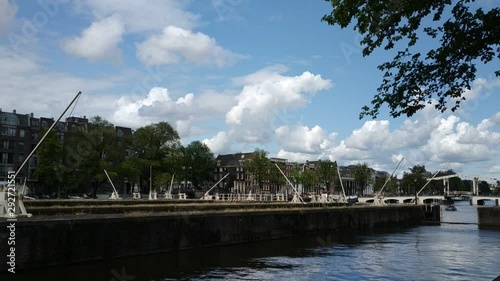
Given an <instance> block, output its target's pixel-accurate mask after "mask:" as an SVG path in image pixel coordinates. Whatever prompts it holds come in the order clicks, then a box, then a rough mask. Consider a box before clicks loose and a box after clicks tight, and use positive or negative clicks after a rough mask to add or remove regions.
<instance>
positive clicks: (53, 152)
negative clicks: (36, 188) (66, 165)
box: [33, 131, 66, 194]
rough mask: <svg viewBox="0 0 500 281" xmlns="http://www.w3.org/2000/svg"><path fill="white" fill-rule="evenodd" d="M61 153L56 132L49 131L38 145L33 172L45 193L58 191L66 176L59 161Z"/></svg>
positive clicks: (61, 147)
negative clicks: (36, 162) (36, 163)
mask: <svg viewBox="0 0 500 281" xmlns="http://www.w3.org/2000/svg"><path fill="white" fill-rule="evenodd" d="M45 133H46V131H45V132H42V134H45ZM62 155H63V145H62V143H61V142H60V141H59V138H58V135H57V133H56V132H54V131H51V132H50V133H49V134H48V135H47V136H46V137H45V139H44V141H43V143H42V144H41V145H40V146H39V147H38V150H37V158H38V165H37V168H36V170H35V173H34V174H33V176H35V177H37V178H38V184H39V185H40V186H41V187H42V189H43V192H44V193H46V194H52V193H54V192H57V193H59V192H60V187H61V184H62V182H63V180H64V178H65V177H66V172H65V170H64V169H63V166H62V163H61V159H62Z"/></svg>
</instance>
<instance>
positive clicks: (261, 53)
mask: <svg viewBox="0 0 500 281" xmlns="http://www.w3.org/2000/svg"><path fill="white" fill-rule="evenodd" d="M480 4H481V5H485V6H488V5H489V6H491V5H493V3H492V2H488V1H484V2H483V1H481V2H480ZM329 12H330V5H329V3H328V2H325V1H322V0H315V1H307V2H306V1H284V0H275V1H267V2H265V3H264V2H262V1H248V0H213V1H187V0H178V1H174V0H172V1H162V0H159V1H148V2H140V1H118V0H109V1H106V0H88V1H78V2H73V1H69V0H51V1H48V0H47V1H12V0H0V69H1V72H0V73H1V74H0V88H1V89H2V91H1V92H0V94H1V97H2V99H1V100H2V101H1V104H0V107H1V108H2V109H3V110H4V111H11V110H13V109H16V110H17V111H18V112H22V113H30V112H33V113H34V114H35V115H37V116H53V117H57V116H58V115H59V114H60V112H61V111H62V110H63V109H64V107H65V106H66V105H67V104H68V103H69V101H70V100H71V99H72V98H73V96H74V95H75V94H76V93H77V92H78V91H82V92H83V95H82V98H81V100H80V101H79V104H78V105H77V107H76V108H75V111H74V112H73V114H74V115H81V116H83V115H86V116H94V115H100V116H102V117H104V118H106V119H107V120H109V121H110V122H112V123H114V124H115V125H121V126H130V127H133V128H138V127H141V126H145V125H148V124H151V123H153V122H159V121H167V122H169V123H171V124H172V126H174V127H175V128H176V129H177V130H178V132H179V133H180V135H181V137H182V141H183V142H184V143H189V142H190V141H193V140H202V141H204V142H205V143H206V144H207V145H209V147H210V148H211V149H212V150H213V151H214V153H215V154H219V153H233V152H240V151H253V150H254V149H255V148H262V149H265V150H267V151H268V152H269V154H270V156H278V157H283V158H287V159H289V160H291V161H305V160H306V159H308V160H316V159H318V158H329V159H331V160H335V161H338V162H339V163H340V164H341V165H347V164H353V163H360V162H366V163H368V165H370V166H372V167H373V168H376V169H381V170H386V171H392V169H393V168H394V167H395V166H396V165H397V163H398V162H399V159H400V158H401V157H405V160H406V161H405V164H403V166H404V167H405V168H408V167H411V166H414V165H425V166H426V167H428V169H429V170H431V171H435V170H437V169H439V168H440V167H443V166H444V165H445V163H447V162H450V163H449V164H448V165H447V166H446V168H453V169H455V170H456V171H457V172H458V173H460V174H463V175H469V176H472V175H478V176H482V177H484V178H485V179H487V178H500V161H499V160H500V158H499V155H498V151H499V148H500V107H499V106H498V104H500V95H498V92H499V87H500V80H499V79H497V78H495V77H494V76H493V70H494V69H495V67H496V68H497V69H498V60H496V61H494V62H493V63H490V65H487V66H481V67H479V72H478V79H477V81H476V82H475V86H474V88H473V89H472V90H471V91H470V92H468V93H466V96H467V98H468V100H467V102H466V103H464V106H463V108H462V109H461V110H459V111H458V112H455V113H451V112H446V113H444V114H440V113H439V112H436V111H435V110H433V109H432V108H429V109H426V110H424V111H422V112H420V113H418V114H416V115H415V116H413V117H412V118H411V119H407V118H404V117H401V118H398V119H393V118H390V117H389V116H388V115H387V109H386V108H383V109H382V111H381V114H380V115H379V117H378V118H377V119H376V120H370V119H363V120H359V119H358V116H359V113H360V110H361V107H362V106H363V105H366V104H369V102H370V101H371V99H372V97H373V95H374V94H375V92H376V88H377V87H378V86H379V84H380V81H381V76H382V73H381V72H380V71H378V70H377V69H376V67H377V65H379V64H381V63H382V62H385V61H388V60H390V59H391V58H392V56H393V55H394V53H393V52H386V51H375V52H374V53H373V55H372V56H370V57H363V56H362V55H361V49H362V48H361V46H359V39H360V37H359V35H357V34H356V33H355V32H354V31H352V30H351V29H345V30H340V29H339V28H337V27H331V26H328V25H327V24H326V23H324V22H321V17H322V16H323V15H324V14H326V13H329ZM420 43H421V45H420V47H422V48H425V47H428V46H431V45H432V44H435V43H434V42H432V41H430V40H428V39H426V38H424V39H423V40H422V41H421V42H420Z"/></svg>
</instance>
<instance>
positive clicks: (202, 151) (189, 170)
mask: <svg viewBox="0 0 500 281" xmlns="http://www.w3.org/2000/svg"><path fill="white" fill-rule="evenodd" d="M215 164H216V163H215V157H214V154H213V153H212V151H211V150H210V148H208V146H207V145H206V144H204V143H202V142H200V141H193V142H191V143H190V144H189V145H188V146H186V147H185V148H184V149H183V166H184V167H185V171H186V177H187V179H189V180H190V181H191V182H192V183H193V186H194V187H195V188H199V185H200V183H201V182H203V181H204V180H207V179H209V178H210V172H212V171H213V169H214V168H215Z"/></svg>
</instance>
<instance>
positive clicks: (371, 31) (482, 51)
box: [322, 0, 500, 118]
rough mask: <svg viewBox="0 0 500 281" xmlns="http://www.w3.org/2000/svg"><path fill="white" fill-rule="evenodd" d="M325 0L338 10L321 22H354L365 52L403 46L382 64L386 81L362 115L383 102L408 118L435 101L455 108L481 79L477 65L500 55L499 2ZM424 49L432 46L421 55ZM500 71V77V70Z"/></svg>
mask: <svg viewBox="0 0 500 281" xmlns="http://www.w3.org/2000/svg"><path fill="white" fill-rule="evenodd" d="M326 1H328V2H331V5H332V8H333V10H332V12H331V13H330V14H327V15H325V16H323V18H322V20H323V21H325V22H327V23H328V24H329V25H338V26H340V27H341V28H346V27H347V26H349V25H350V24H351V22H353V21H355V23H354V30H356V31H357V32H358V33H359V34H361V35H362V36H363V39H362V40H361V45H362V46H363V47H364V49H363V56H369V55H371V54H372V53H373V52H374V51H375V50H376V49H378V48H381V47H382V48H383V49H385V50H390V49H393V48H395V47H396V48H397V49H398V50H399V51H398V52H397V54H396V55H395V57H394V59H393V61H392V62H385V63H383V64H381V65H379V66H378V69H379V70H381V71H383V72H384V78H383V80H382V84H381V85H380V87H379V88H378V89H377V91H378V93H377V94H376V95H375V97H374V98H373V100H372V102H371V103H372V106H371V107H368V106H364V107H363V109H362V112H361V114H360V118H363V117H364V116H365V115H367V116H371V117H373V118H376V117H377V115H378V113H379V109H380V107H381V105H383V104H384V103H386V104H387V105H388V106H389V108H390V114H391V116H393V117H398V116H400V115H406V116H408V117H409V116H412V115H413V114H415V113H416V112H417V111H419V110H421V109H423V108H424V107H425V106H426V104H431V103H432V101H433V100H434V99H435V100H437V103H436V104H435V107H436V109H438V110H440V111H442V112H443V111H445V110H446V109H447V108H448V106H449V104H450V103H452V105H451V110H452V111H455V110H456V109H457V108H458V107H459V106H460V103H461V101H463V100H464V99H465V98H464V96H463V93H464V92H465V91H466V90H470V89H471V84H472V82H473V81H474V80H475V79H476V71H477V67H476V65H477V64H479V63H483V64H487V63H491V62H495V61H497V59H499V58H500V48H499V47H498V46H499V41H498V38H500V29H499V28H498V23H499V22H500V8H499V7H498V6H496V7H493V8H492V9H490V10H486V11H485V10H483V8H481V7H479V6H480V5H477V4H475V3H474V2H476V1H475V0H458V1H451V0H435V1H399V0H386V1H352V0H326ZM478 2H479V1H478ZM446 18H448V19H446ZM419 36H420V37H424V38H419ZM420 39H430V40H435V41H437V40H439V44H436V45H437V48H434V49H432V48H429V47H428V46H432V45H430V44H428V43H427V42H426V40H424V41H423V42H425V43H422V44H420V45H418V44H417V42H419V40H420ZM405 45H406V46H405ZM423 48H429V49H428V51H427V52H426V53H420V51H422V50H423ZM415 50H417V51H415ZM497 67H498V65H497ZM495 74H496V76H500V70H497V71H495Z"/></svg>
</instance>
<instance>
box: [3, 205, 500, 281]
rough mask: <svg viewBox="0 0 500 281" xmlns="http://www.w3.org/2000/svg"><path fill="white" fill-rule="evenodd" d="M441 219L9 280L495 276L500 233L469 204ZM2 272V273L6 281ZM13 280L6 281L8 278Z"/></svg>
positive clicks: (498, 265) (499, 257)
mask: <svg viewBox="0 0 500 281" xmlns="http://www.w3.org/2000/svg"><path fill="white" fill-rule="evenodd" d="M455 206H456V207H457V209H458V210H457V211H456V212H447V211H444V210H443V211H442V216H443V217H442V221H445V222H460V223H472V224H442V225H441V226H420V227H415V228H403V229H386V230H384V231H376V232H370V233H367V232H363V233H356V232H352V233H326V234H321V235H309V236H305V237H304V236H302V237H295V238H290V239H279V240H272V241H264V242H257V243H248V244H244V245H233V246H226V247H214V248H206V249H201V250H192V251H180V252H177V253H168V254H158V255H148V256H141V257H132V258H124V259H115V260H111V261H100V262H92V263H85V264H80V265H76V266H65V267H57V268H50V269H45V270H38V271H36V272H28V273H18V274H16V275H15V276H8V277H9V278H10V277H16V278H13V279H12V280H51V281H54V280H95V281H97V280H106V281H107V280H110V281H119V280H147V281H153V280H156V281H159V280H287V281H293V280H467V281H473V280H481V281H482V280H493V279H494V278H496V277H497V276H499V275H500V231H498V230H479V229H478V228H477V225H476V224H475V223H477V210H476V207H475V206H469V203H468V202H458V203H456V204H455ZM3 277H4V276H0V279H1V280H4V278H3ZM5 280H10V279H5Z"/></svg>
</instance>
